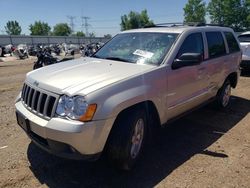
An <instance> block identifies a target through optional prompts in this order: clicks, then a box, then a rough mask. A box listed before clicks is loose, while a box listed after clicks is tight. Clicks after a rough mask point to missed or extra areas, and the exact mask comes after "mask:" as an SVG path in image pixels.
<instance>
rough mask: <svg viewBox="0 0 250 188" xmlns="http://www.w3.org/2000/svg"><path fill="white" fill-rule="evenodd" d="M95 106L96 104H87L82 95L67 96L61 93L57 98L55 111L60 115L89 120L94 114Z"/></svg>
mask: <svg viewBox="0 0 250 188" xmlns="http://www.w3.org/2000/svg"><path fill="white" fill-rule="evenodd" d="M96 107H97V105H96V104H88V103H87V102H86V100H85V98H84V97H82V96H74V97H68V96H66V95H63V96H62V97H60V99H59V102H58V105H57V109H56V113H57V114H58V115H59V116H61V117H68V118H70V119H74V120H80V121H90V120H92V118H93V116H94V114H95V111H96Z"/></svg>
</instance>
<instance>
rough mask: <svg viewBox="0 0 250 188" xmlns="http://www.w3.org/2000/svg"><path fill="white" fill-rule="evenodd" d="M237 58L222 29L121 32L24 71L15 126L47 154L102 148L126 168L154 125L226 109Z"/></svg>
mask: <svg viewBox="0 0 250 188" xmlns="http://www.w3.org/2000/svg"><path fill="white" fill-rule="evenodd" d="M240 61H241V51H240V47H239V43H238V41H237V39H236V38H235V34H234V32H233V30H232V29H230V28H225V27H212V26H188V25H181V26H176V25H171V26H170V27H157V26H156V27H152V28H144V29H137V30H130V31H124V32H122V33H121V34H118V35H116V36H115V37H114V38H113V39H112V40H110V41H109V42H107V43H106V44H105V45H104V46H103V47H102V48H100V49H99V50H98V51H97V52H96V53H95V54H94V55H93V56H92V57H84V58H81V59H78V60H74V61H70V62H65V63H60V64H56V65H51V66H47V67H44V68H43V69H42V70H37V71H33V72H30V73H28V74H27V77H26V80H25V84H24V87H23V90H22V92H21V93H20V95H19V96H18V98H17V101H16V104H15V105H16V112H17V120H18V124H19V125H20V126H21V127H22V128H23V129H24V130H25V132H26V133H27V134H28V135H29V137H30V138H31V139H32V140H33V141H34V142H35V143H36V144H37V145H38V146H40V147H41V148H43V149H44V150H46V151H48V152H50V153H53V154H55V155H58V156H61V157H66V158H73V159H96V158H98V157H99V156H100V155H101V153H102V152H103V151H105V152H106V153H107V155H108V156H109V159H110V161H111V162H112V163H114V164H115V165H116V166H117V167H119V168H122V169H126V170H128V169H131V168H132V167H133V166H134V164H135V163H136V161H137V160H139V159H140V157H141V155H142V153H143V150H144V149H145V146H146V144H147V143H148V141H150V139H149V138H150V135H151V134H152V133H153V132H154V130H155V129H158V128H160V127H161V126H162V125H163V124H165V123H167V122H168V121H170V120H173V119H174V118H177V117H179V116H181V115H183V114H184V113H187V112H189V111H190V110H192V109H194V108H197V107H199V106H200V105H203V104H205V103H207V102H210V101H212V100H215V101H216V103H217V106H218V108H222V109H223V108H226V107H227V106H228V105H229V104H230V95H231V88H235V87H236V85H237V81H238V77H239V72H240V70H239V64H240ZM152 138H153V137H152Z"/></svg>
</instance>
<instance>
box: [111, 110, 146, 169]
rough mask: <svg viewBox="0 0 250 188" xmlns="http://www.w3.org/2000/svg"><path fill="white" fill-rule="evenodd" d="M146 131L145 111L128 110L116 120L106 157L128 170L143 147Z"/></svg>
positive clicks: (120, 167) (118, 166) (117, 165)
mask: <svg viewBox="0 0 250 188" xmlns="http://www.w3.org/2000/svg"><path fill="white" fill-rule="evenodd" d="M147 132H148V124H147V118H146V115H145V111H144V110H141V109H134V110H130V111H129V112H127V113H124V114H122V115H121V116H120V117H118V119H117V120H116V122H115V124H114V127H113V129H112V131H111V135H110V138H109V141H108V147H107V154H108V158H109V160H110V161H111V163H113V164H114V165H115V167H117V168H119V169H122V170H130V169H131V168H132V167H133V166H134V165H135V163H136V161H137V160H138V159H139V157H140V155H141V153H142V151H143V150H144V148H145V143H146V138H147Z"/></svg>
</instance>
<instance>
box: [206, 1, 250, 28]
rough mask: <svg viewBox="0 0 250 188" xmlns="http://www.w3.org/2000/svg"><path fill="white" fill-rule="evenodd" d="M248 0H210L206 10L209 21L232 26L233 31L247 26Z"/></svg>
mask: <svg viewBox="0 0 250 188" xmlns="http://www.w3.org/2000/svg"><path fill="white" fill-rule="evenodd" d="M249 4H250V1H249V0H211V1H210V3H209V4H208V7H207V11H208V13H209V15H210V19H211V23H215V24H221V25H225V26H229V27H232V28H233V29H234V30H235V31H242V30H245V29H247V28H249V22H250V20H249V19H250V17H249V15H250V7H249Z"/></svg>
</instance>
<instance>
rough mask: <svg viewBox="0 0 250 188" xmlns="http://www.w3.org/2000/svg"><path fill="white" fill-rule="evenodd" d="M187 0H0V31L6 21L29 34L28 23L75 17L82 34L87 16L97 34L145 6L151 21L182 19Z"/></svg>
mask: <svg viewBox="0 0 250 188" xmlns="http://www.w3.org/2000/svg"><path fill="white" fill-rule="evenodd" d="M208 1H209V0H205V2H206V3H207V2H208ZM187 2H188V0H151V1H150V0H133V1H131V0H127V1H121V0H120V1H119V0H117V1H115V0H113V1H112V0H102V1H101V0H99V1H98V0H42V1H41V0H22V1H21V0H11V1H7V0H2V1H1V6H0V34H5V29H4V26H6V23H7V22H8V21H9V20H17V21H18V22H19V24H20V25H21V27H22V34H26V35H29V34H30V31H29V25H30V24H33V23H34V22H35V21H42V22H47V23H48V24H49V25H50V26H51V27H52V28H53V26H55V25H56V24H57V23H68V24H69V23H70V19H69V18H68V17H70V16H72V17H74V19H73V21H74V31H82V30H83V32H84V33H85V32H86V30H85V27H82V19H81V17H83V16H85V17H89V19H88V24H89V27H88V31H89V32H94V33H95V35H96V36H97V37H102V36H103V35H105V34H111V35H112V36H114V35H115V34H117V33H119V32H120V23H121V16H122V15H124V14H128V13H129V12H130V11H136V12H141V11H142V10H144V9H146V10H147V11H148V15H149V17H150V19H152V20H153V21H154V23H166V22H182V21H183V13H184V12H183V7H184V6H185V4H186V3H187Z"/></svg>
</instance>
